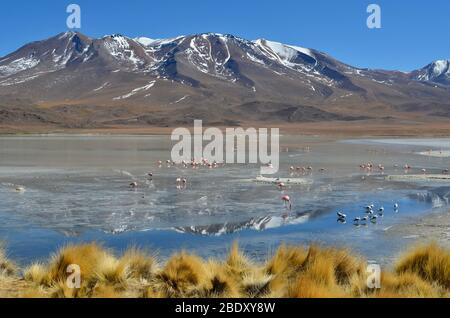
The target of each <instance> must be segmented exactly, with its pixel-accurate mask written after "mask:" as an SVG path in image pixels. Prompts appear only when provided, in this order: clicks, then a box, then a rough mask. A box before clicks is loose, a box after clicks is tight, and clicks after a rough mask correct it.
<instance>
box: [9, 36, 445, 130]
mask: <svg viewBox="0 0 450 318" xmlns="http://www.w3.org/2000/svg"><path fill="white" fill-rule="evenodd" d="M424 116H426V117H427V118H434V117H439V119H440V120H442V119H444V120H446V118H450V70H449V61H436V62H433V63H431V64H430V65H428V66H425V67H424V68H422V69H419V70H416V71H413V72H411V73H403V72H396V71H384V70H370V69H359V68H355V67H352V66H350V65H347V64H344V63H342V62H339V61H337V60H336V59H334V58H332V57H331V56H329V55H327V54H325V53H322V52H319V51H317V50H313V49H306V48H302V47H298V46H292V45H285V44H281V43H277V42H272V41H268V40H264V39H259V40H256V41H249V40H245V39H242V38H239V37H235V36H232V35H221V34H213V33H207V34H197V35H189V36H180V37H177V38H173V39H163V40H153V39H148V38H137V39H131V38H128V37H125V36H122V35H111V36H105V37H103V38H100V39H93V38H90V37H88V36H85V35H83V34H80V33H73V32H67V33H63V34H59V35H57V36H55V37H52V38H50V39H46V40H43V41H38V42H33V43H30V44H27V45H25V46H23V47H22V48H20V49H18V50H17V51H16V52H13V53H11V54H9V55H7V56H5V57H2V58H0V125H7V124H10V125H11V124H13V125H25V124H36V125H50V126H56V127H73V128H78V127H83V128H94V127H110V126H121V125H125V126H176V125H185V124H189V125H190V124H191V123H192V120H193V119H203V120H204V121H205V123H206V124H209V125H241V124H245V123H250V122H264V123H274V124H275V123H280V124H283V123H302V122H315V121H336V120H338V121H360V120H384V121H386V120H390V121H415V120H421V119H423V118H424Z"/></svg>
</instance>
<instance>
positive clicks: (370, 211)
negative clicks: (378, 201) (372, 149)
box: [129, 147, 450, 225]
mask: <svg viewBox="0 0 450 318" xmlns="http://www.w3.org/2000/svg"><path fill="white" fill-rule="evenodd" d="M304 150H305V152H309V151H311V150H310V148H309V147H308V148H305V149H304ZM288 151H289V150H288V149H287V148H286V152H288ZM163 164H164V163H163V161H162V160H158V161H157V166H158V167H160V168H161V167H162V166H163ZM165 164H166V165H167V167H168V168H170V167H175V166H177V167H181V168H184V169H188V168H192V169H199V168H208V169H217V168H219V167H224V166H225V164H223V163H218V162H216V161H212V162H210V161H209V160H208V159H206V158H201V159H199V160H196V159H191V160H190V161H185V160H183V161H181V162H174V161H172V160H166V161H165ZM265 166H266V167H272V164H270V163H269V164H267V165H265ZM359 168H360V170H363V171H364V172H366V173H372V172H375V171H378V172H379V173H381V174H384V172H385V170H386V166H385V165H384V164H381V163H379V164H374V163H373V162H365V163H361V164H360V165H359ZM393 168H394V169H399V168H403V169H404V171H405V173H408V172H409V171H411V170H412V169H413V167H412V166H411V165H410V164H408V163H405V164H403V165H399V164H394V165H393ZM417 169H420V171H421V172H422V173H423V174H426V173H427V172H428V171H427V169H425V168H417ZM289 171H290V175H295V174H296V175H302V176H305V175H311V174H312V173H313V172H314V171H315V169H314V168H313V166H312V165H305V166H301V165H300V166H290V167H289ZM316 171H318V172H320V173H326V172H327V171H328V169H327V168H324V167H320V168H317V170H316ZM442 173H443V174H450V169H444V170H443V171H442ZM153 176H154V175H153V172H148V173H147V177H148V178H149V179H150V180H152V179H153ZM363 179H364V176H363ZM174 183H175V185H176V188H177V189H186V188H187V184H188V180H187V178H186V177H181V176H179V177H177V178H176V179H175V182H174ZM129 186H130V188H131V189H137V188H138V186H139V185H138V183H137V182H132V183H130V185H129ZM276 187H277V188H278V189H279V190H280V191H283V192H284V191H285V190H286V189H287V186H286V184H285V183H283V182H277V183H276ZM281 202H282V203H283V205H284V207H285V208H286V209H287V210H289V211H290V210H292V208H293V201H292V199H291V196H289V195H288V194H284V193H283V195H282V196H281ZM398 210H399V204H398V203H395V204H394V205H393V211H394V212H398ZM384 214H385V208H384V207H383V206H380V207H378V208H377V209H376V208H375V205H374V204H369V205H367V206H366V207H365V215H363V216H357V217H355V218H354V219H353V224H355V225H365V224H367V223H368V222H371V223H377V221H378V219H379V218H382V217H384ZM347 219H348V218H347V215H346V214H345V213H344V212H343V211H339V212H337V221H338V222H339V223H346V222H347Z"/></svg>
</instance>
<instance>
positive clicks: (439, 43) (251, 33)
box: [0, 0, 450, 71]
mask: <svg viewBox="0 0 450 318" xmlns="http://www.w3.org/2000/svg"><path fill="white" fill-rule="evenodd" d="M70 3H76V4H79V5H80V6H81V9H82V28H81V30H80V32H82V33H84V34H86V35H89V36H93V37H100V36H103V35H106V34H112V33H121V34H124V35H127V36H131V37H135V36H147V37H152V38H164V37H172V36H177V35H184V34H192V33H202V32H218V33H230V34H234V35H238V36H241V37H243V38H246V39H257V38H266V39H270V40H274V41H279V42H283V43H287V44H294V45H299V46H304V47H310V48H315V49H318V50H321V51H324V52H326V53H329V54H330V55H332V56H334V57H335V58H337V59H339V60H341V61H343V62H347V63H349V64H352V65H355V66H359V67H370V68H385V69H398V70H403V71H408V70H412V69H416V68H419V67H422V66H425V65H426V64H428V63H429V62H431V61H433V60H436V59H448V58H450V41H449V34H448V33H449V30H450V18H449V14H450V1H448V0H427V1H421V0H409V1H406V0H369V1H366V0H289V1H282V0H278V1H275V0H270V1H267V0H227V1H214V0H191V1H188V0H184V1H181V0H172V1H167V0H166V1H161V0H128V1H118V0H116V1H115V0H95V1H93V0H72V1H65V0H39V1H30V0H14V1H13V0H2V1H1V2H0V56H4V55H6V54H8V53H10V52H12V51H14V50H16V49H17V48H18V47H20V46H21V45H23V44H25V43H28V42H31V41H34V40H41V39H44V38H47V37H50V36H53V35H55V34H57V33H60V32H63V31H66V30H67V27H66V18H67V15H68V14H67V13H66V7H67V5H69V4H70ZM371 3H376V4H379V5H380V6H381V8H382V29H378V30H373V29H372V30H371V29H368V28H367V26H366V19H367V17H368V15H369V14H368V13H366V8H367V6H368V5H369V4H371Z"/></svg>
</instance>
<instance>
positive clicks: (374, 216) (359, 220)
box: [337, 203, 399, 226]
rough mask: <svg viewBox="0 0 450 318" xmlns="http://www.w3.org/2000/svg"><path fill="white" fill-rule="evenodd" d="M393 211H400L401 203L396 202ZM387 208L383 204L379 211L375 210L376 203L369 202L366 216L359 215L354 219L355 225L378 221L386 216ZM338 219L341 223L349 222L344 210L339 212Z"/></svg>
mask: <svg viewBox="0 0 450 318" xmlns="http://www.w3.org/2000/svg"><path fill="white" fill-rule="evenodd" d="M393 211H394V213H398V211H399V204H398V203H394V205H393ZM384 212H385V208H384V207H383V206H380V207H379V208H378V209H377V211H375V205H374V204H369V205H367V206H366V207H365V216H357V217H355V218H354V219H353V224H354V225H355V226H360V225H367V222H369V221H370V222H371V223H377V221H378V219H379V218H382V217H384ZM337 221H338V222H339V223H343V224H345V223H347V215H346V214H344V212H342V211H339V212H337Z"/></svg>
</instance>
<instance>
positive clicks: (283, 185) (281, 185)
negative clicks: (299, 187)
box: [278, 182, 286, 190]
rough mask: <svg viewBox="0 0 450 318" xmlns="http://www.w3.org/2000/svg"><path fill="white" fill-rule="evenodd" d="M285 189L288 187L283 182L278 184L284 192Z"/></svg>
mask: <svg viewBox="0 0 450 318" xmlns="http://www.w3.org/2000/svg"><path fill="white" fill-rule="evenodd" d="M284 187H286V185H285V184H284V183H283V182H278V188H280V190H283V188H284Z"/></svg>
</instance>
